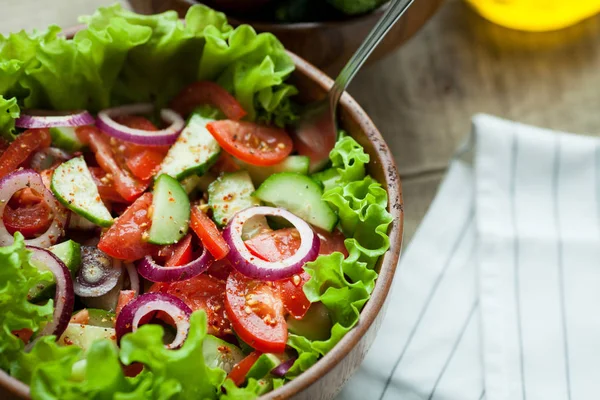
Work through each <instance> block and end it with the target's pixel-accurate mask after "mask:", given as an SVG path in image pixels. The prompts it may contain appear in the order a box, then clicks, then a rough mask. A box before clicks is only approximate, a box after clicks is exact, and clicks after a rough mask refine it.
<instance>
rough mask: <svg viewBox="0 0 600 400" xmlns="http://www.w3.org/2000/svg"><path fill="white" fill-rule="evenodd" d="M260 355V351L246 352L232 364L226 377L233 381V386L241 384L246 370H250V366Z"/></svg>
mask: <svg viewBox="0 0 600 400" xmlns="http://www.w3.org/2000/svg"><path fill="white" fill-rule="evenodd" d="M260 356H261V353H260V352H258V351H253V352H252V353H250V354H248V355H247V356H246V357H244V359H243V360H241V361H240V362H239V363H237V364H235V365H234V366H233V368H232V369H231V372H230V373H229V375H227V378H229V379H231V380H232V381H233V383H235V386H241V385H242V384H243V383H244V381H245V380H246V375H248V371H250V368H252V366H253V365H254V363H255V362H256V360H258V358H259V357H260Z"/></svg>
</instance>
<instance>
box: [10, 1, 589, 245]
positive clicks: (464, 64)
mask: <svg viewBox="0 0 600 400" xmlns="http://www.w3.org/2000/svg"><path fill="white" fill-rule="evenodd" d="M417 1H418V0H417ZM122 2H123V3H124V1H122ZM111 3H112V1H111V0H53V1H52V2H50V3H47V4H46V5H45V6H44V9H43V11H41V10H39V2H38V1H37V0H2V5H0V32H3V33H6V32H9V31H13V30H18V29H21V28H27V29H31V28H34V27H44V26H45V25H47V24H48V23H52V22H54V23H58V24H59V25H62V26H69V25H73V24H74V23H75V22H76V17H77V15H80V14H82V13H90V12H92V11H93V10H94V9H95V8H96V7H97V6H99V5H106V4H111ZM350 92H351V93H352V94H353V95H354V96H355V97H356V98H357V100H358V101H359V102H360V103H361V104H362V105H363V106H364V108H365V109H366V110H367V111H368V112H369V113H370V115H371V116H372V117H373V120H374V121H375V123H376V124H377V125H378V127H379V128H380V129H381V131H382V132H383V134H384V136H385V137H386V139H387V141H388V143H389V145H390V146H391V148H392V151H393V153H394V155H395V156H396V162H397V164H398V168H399V171H400V174H401V176H402V179H403V186H404V196H405V203H406V208H405V209H406V231H405V232H406V233H405V235H406V238H407V239H410V237H412V235H413V233H414V231H415V229H416V227H417V225H418V224H419V223H420V221H421V219H422V218H423V215H424V214H425V212H426V210H427V208H428V207H429V204H430V203H431V200H432V199H433V197H434V195H435V192H436V190H437V187H438V185H439V183H440V180H441V179H442V177H443V175H444V172H445V169H446V165H447V163H448V161H449V159H450V158H451V156H452V154H453V152H454V150H455V148H456V147H457V145H458V144H459V142H460V141H461V140H463V139H464V138H465V136H466V135H467V133H468V132H469V127H470V118H471V116H472V115H473V114H475V113H478V112H486V113H491V114H495V115H499V116H502V117H506V118H511V119H515V120H519V121H522V122H525V123H531V124H536V125H540V126H544V127H549V128H556V129H562V130H568V131H571V132H579V133H592V134H594V133H596V134H597V133H598V132H600V112H599V110H600V16H599V17H595V18H591V19H589V20H587V21H585V22H584V23H582V24H579V25H577V26H575V27H573V28H570V29H567V30H564V31H559V32H554V33H546V34H527V33H521V32H515V31H510V30H507V29H503V28H500V27H498V26H495V25H493V24H491V23H488V22H486V21H485V20H483V19H482V18H480V17H478V16H477V15H476V14H475V13H474V12H473V11H471V10H470V9H469V7H467V6H466V5H465V4H464V3H463V2H462V1H461V0H447V2H446V4H445V5H444V6H443V7H442V8H441V10H440V12H439V13H438V14H437V15H436V16H435V17H434V18H433V19H432V20H431V21H430V22H429V23H428V24H427V25H426V27H425V28H424V29H423V30H422V31H421V32H420V33H419V34H417V36H415V37H414V38H413V39H412V40H411V41H410V42H409V43H408V44H407V45H406V46H404V47H403V48H402V49H400V51H398V52H397V53H395V54H394V55H392V56H390V57H388V58H387V59H385V60H383V61H381V62H379V63H378V64H376V65H372V66H369V67H367V68H365V70H364V71H362V72H361V73H360V75H359V76H358V77H357V78H356V80H355V82H354V83H353V85H352V87H351V88H350Z"/></svg>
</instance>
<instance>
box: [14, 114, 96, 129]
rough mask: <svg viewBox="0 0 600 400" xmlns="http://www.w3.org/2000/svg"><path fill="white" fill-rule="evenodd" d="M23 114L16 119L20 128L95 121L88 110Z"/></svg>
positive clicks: (85, 123)
mask: <svg viewBox="0 0 600 400" xmlns="http://www.w3.org/2000/svg"><path fill="white" fill-rule="evenodd" d="M30 112H31V114H21V116H20V117H19V118H17V120H16V121H15V126H16V127H18V128H28V129H29V128H51V127H54V126H82V125H91V124H93V123H94V117H92V116H91V115H90V113H89V112H87V111H80V112H78V113H75V114H58V113H56V112H48V111H43V112H39V113H38V114H40V115H34V113H33V111H30Z"/></svg>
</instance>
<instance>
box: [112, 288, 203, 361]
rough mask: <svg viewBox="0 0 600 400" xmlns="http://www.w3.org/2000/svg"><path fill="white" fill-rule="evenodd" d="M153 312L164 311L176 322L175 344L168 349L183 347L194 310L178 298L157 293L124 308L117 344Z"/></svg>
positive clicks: (118, 326) (132, 302)
mask: <svg viewBox="0 0 600 400" xmlns="http://www.w3.org/2000/svg"><path fill="white" fill-rule="evenodd" d="M153 311H164V312H166V313H167V314H169V316H170V317H171V318H172V319H173V321H174V322H175V326H176V328H177V335H176V336H175V339H173V342H171V343H170V344H168V345H166V347H167V349H175V348H177V347H179V346H181V345H182V344H183V342H185V338H186V337H187V334H188V331H189V329H190V315H191V314H192V309H191V308H189V307H188V306H187V305H186V304H185V303H184V302H183V301H181V300H180V299H179V298H178V297H175V296H173V295H170V294H168V293H156V292H155V293H146V294H143V295H141V296H139V297H137V298H136V299H135V300H133V301H131V302H129V303H128V304H127V305H126V306H125V307H123V310H121V313H120V314H119V316H118V317H117V321H116V324H115V330H116V334H117V343H121V338H122V337H123V336H124V335H125V334H127V333H129V332H135V331H136V330H137V329H138V327H139V324H140V320H141V319H142V317H144V316H145V315H147V314H148V313H151V312H153Z"/></svg>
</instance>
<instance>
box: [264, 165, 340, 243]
mask: <svg viewBox="0 0 600 400" xmlns="http://www.w3.org/2000/svg"><path fill="white" fill-rule="evenodd" d="M254 195H255V196H256V197H258V198H259V199H260V200H262V201H264V202H265V203H267V204H271V205H274V206H276V207H281V208H285V209H286V210H288V211H289V212H291V213H293V214H295V215H297V216H298V217H300V218H302V219H303V220H305V221H306V222H308V223H310V224H311V225H314V226H316V227H318V228H321V229H325V230H326V231H329V232H331V231H332V230H333V228H334V227H335V225H336V224H337V220H338V217H337V215H336V213H335V212H333V210H332V209H331V208H329V205H327V203H326V202H324V201H323V199H322V198H321V196H322V195H323V190H322V189H321V186H319V184H318V183H317V182H315V181H314V180H312V179H311V178H309V177H308V176H306V175H300V174H294V173H291V172H281V173H279V174H275V175H271V176H270V177H269V178H268V179H267V180H266V181H264V183H263V184H262V185H260V187H259V188H258V190H257V191H256V192H254Z"/></svg>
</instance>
